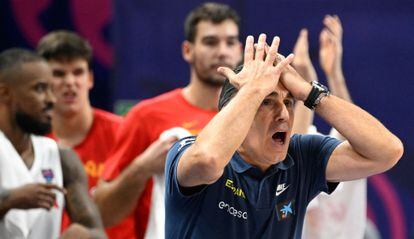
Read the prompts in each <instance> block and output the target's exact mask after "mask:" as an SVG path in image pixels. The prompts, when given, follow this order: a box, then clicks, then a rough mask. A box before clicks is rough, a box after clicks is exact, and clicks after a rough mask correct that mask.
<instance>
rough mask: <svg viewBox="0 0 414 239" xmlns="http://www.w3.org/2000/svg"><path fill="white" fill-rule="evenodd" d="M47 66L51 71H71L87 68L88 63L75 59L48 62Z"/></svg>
mask: <svg viewBox="0 0 414 239" xmlns="http://www.w3.org/2000/svg"><path fill="white" fill-rule="evenodd" d="M48 63H49V65H50V66H51V67H52V69H53V70H55V69H64V68H65V69H66V68H67V69H72V68H87V67H88V62H87V61H86V60H85V59H82V58H75V59H70V60H49V61H48Z"/></svg>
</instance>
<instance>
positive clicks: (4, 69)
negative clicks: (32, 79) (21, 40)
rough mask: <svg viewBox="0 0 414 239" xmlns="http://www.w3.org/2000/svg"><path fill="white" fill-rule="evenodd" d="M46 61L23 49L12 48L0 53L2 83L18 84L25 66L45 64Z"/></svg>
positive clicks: (0, 81)
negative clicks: (35, 63) (27, 64)
mask: <svg viewBox="0 0 414 239" xmlns="http://www.w3.org/2000/svg"><path fill="white" fill-rule="evenodd" d="M44 61H45V60H44V59H43V58H42V57H41V56H39V55H37V54H36V53H34V52H32V51H29V50H25V49H21V48H11V49H9V50H5V51H3V52H1V53H0V83H7V84H10V83H17V82H18V81H19V80H22V77H17V76H18V75H19V74H20V73H21V69H22V66H23V64H26V63H34V62H44Z"/></svg>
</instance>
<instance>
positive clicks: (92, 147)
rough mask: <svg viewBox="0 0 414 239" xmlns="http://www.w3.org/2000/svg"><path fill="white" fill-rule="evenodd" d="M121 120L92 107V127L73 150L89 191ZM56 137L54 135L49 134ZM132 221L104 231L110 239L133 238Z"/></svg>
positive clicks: (64, 223) (64, 222)
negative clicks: (84, 174)
mask: <svg viewBox="0 0 414 239" xmlns="http://www.w3.org/2000/svg"><path fill="white" fill-rule="evenodd" d="M121 122H122V117H120V116H117V115H115V114H112V113H109V112H106V111H103V110H99V109H93V123H92V127H91V129H90V130H89V132H88V134H87V135H86V137H85V139H84V140H83V141H82V142H81V143H80V144H78V145H76V146H75V147H74V148H73V150H74V151H75V152H76V153H77V154H78V156H79V158H80V159H81V161H82V163H83V165H84V168H85V171H86V174H87V176H88V183H89V185H88V190H89V192H90V193H91V192H92V191H93V190H94V188H95V186H96V184H97V182H98V179H99V177H100V176H101V174H102V172H103V168H104V163H105V161H106V159H107V158H108V154H109V151H110V150H111V148H112V147H113V145H114V141H115V137H116V132H117V131H118V129H119V127H120V125H121ZM51 137H52V138H54V139H56V137H55V136H54V135H52V136H51ZM70 223H71V222H70V219H69V216H68V215H67V214H66V213H64V214H63V218H62V231H63V230H65V229H66V228H67V227H68V226H69V225H70ZM134 231H135V230H134V221H133V218H132V217H130V218H127V219H126V220H124V221H122V223H120V224H118V225H117V226H114V227H111V228H107V230H106V233H107V234H108V236H109V238H110V239H128V238H134V234H135V232H134Z"/></svg>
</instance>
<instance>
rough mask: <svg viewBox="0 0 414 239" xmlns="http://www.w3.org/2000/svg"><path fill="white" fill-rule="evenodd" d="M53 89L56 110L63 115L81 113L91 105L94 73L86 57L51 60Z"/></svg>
mask: <svg viewBox="0 0 414 239" xmlns="http://www.w3.org/2000/svg"><path fill="white" fill-rule="evenodd" d="M49 65H50V67H51V68H52V73H53V81H52V84H53V91H54V93H55V96H56V100H57V101H56V106H55V110H54V112H55V113H57V114H60V115H63V116H71V115H74V114H79V113H80V112H82V110H83V109H85V108H86V107H85V106H87V105H89V90H90V89H91V88H92V86H93V77H92V73H91V72H90V70H89V68H88V62H87V61H86V60H84V59H74V60H70V61H56V60H50V61H49Z"/></svg>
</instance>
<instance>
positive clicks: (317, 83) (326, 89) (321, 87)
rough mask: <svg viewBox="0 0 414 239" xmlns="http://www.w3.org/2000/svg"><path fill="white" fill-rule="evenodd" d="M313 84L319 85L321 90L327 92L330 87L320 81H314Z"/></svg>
mask: <svg viewBox="0 0 414 239" xmlns="http://www.w3.org/2000/svg"><path fill="white" fill-rule="evenodd" d="M313 86H315V87H317V88H318V90H319V91H323V92H327V91H328V88H327V87H326V86H324V85H322V84H321V83H319V82H316V81H313Z"/></svg>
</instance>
